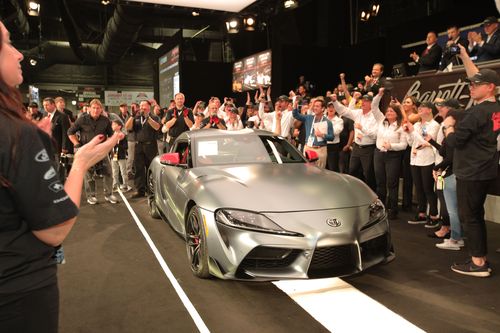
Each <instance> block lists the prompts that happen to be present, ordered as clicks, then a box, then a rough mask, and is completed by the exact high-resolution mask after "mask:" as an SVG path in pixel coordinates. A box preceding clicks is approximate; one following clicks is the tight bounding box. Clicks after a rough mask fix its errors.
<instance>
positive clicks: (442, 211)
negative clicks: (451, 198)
mask: <svg viewBox="0 0 500 333" xmlns="http://www.w3.org/2000/svg"><path fill="white" fill-rule="evenodd" d="M436 195H437V198H438V200H439V215H440V216H441V220H442V221H443V225H446V226H449V225H450V215H448V208H446V201H445V200H444V194H443V190H436Z"/></svg>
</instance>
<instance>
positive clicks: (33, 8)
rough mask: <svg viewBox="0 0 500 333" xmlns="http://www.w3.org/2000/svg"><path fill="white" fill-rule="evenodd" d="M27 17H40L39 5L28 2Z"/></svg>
mask: <svg viewBox="0 0 500 333" xmlns="http://www.w3.org/2000/svg"><path fill="white" fill-rule="evenodd" d="M28 15H29V16H38V15H40V4H39V3H38V2H36V1H30V2H29V4H28Z"/></svg>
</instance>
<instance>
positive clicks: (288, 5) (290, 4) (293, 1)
mask: <svg viewBox="0 0 500 333" xmlns="http://www.w3.org/2000/svg"><path fill="white" fill-rule="evenodd" d="M298 6H299V2H298V1H297V0H285V2H284V3H283V7H285V9H294V8H297V7H298Z"/></svg>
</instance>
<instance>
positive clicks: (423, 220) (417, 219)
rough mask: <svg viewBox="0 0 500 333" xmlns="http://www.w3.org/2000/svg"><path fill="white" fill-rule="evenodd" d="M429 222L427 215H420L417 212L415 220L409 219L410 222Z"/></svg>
mask: <svg viewBox="0 0 500 333" xmlns="http://www.w3.org/2000/svg"><path fill="white" fill-rule="evenodd" d="M425 223H427V217H426V216H420V215H419V214H417V216H415V218H414V219H413V220H408V224H425Z"/></svg>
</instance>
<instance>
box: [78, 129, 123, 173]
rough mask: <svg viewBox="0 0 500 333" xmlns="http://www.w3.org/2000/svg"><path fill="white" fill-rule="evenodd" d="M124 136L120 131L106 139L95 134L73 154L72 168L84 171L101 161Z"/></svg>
mask: <svg viewBox="0 0 500 333" xmlns="http://www.w3.org/2000/svg"><path fill="white" fill-rule="evenodd" d="M124 138H125V135H124V134H123V133H122V132H115V133H114V134H113V136H111V137H109V138H108V139H107V140H106V141H104V142H103V140H105V139H106V137H105V136H104V135H102V134H101V135H97V136H95V137H94V138H93V139H92V140H90V142H89V143H87V144H85V145H83V146H82V147H80V148H79V149H78V151H77V152H76V154H75V159H74V161H73V166H72V168H76V169H77V170H82V171H84V172H86V171H87V170H88V169H90V168H91V167H92V166H93V165H95V164H96V163H97V162H99V161H101V160H102V159H103V158H104V157H106V155H107V154H108V153H109V152H110V151H111V149H113V147H114V146H115V145H116V144H117V143H118V141H120V140H122V139H124Z"/></svg>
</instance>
